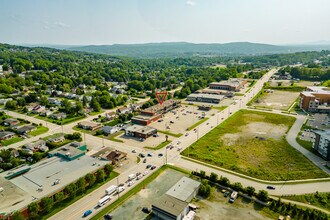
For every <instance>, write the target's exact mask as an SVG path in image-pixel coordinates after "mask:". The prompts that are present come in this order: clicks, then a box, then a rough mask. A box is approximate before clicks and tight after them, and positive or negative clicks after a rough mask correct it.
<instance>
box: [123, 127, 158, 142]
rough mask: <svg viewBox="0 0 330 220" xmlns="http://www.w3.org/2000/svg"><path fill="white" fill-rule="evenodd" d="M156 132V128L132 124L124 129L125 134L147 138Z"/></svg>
mask: <svg viewBox="0 0 330 220" xmlns="http://www.w3.org/2000/svg"><path fill="white" fill-rule="evenodd" d="M154 134H157V129H156V128H152V127H149V126H142V125H132V126H130V127H127V128H126V129H125V135H127V136H131V137H137V138H144V139H146V138H148V137H150V136H152V135H154Z"/></svg>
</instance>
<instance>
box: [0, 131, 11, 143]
mask: <svg viewBox="0 0 330 220" xmlns="http://www.w3.org/2000/svg"><path fill="white" fill-rule="evenodd" d="M14 136H15V133H13V132H8V131H1V132H0V140H1V141H3V140H8V139H10V138H13V137H14Z"/></svg>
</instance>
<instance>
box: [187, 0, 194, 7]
mask: <svg viewBox="0 0 330 220" xmlns="http://www.w3.org/2000/svg"><path fill="white" fill-rule="evenodd" d="M186 4H187V5H190V6H195V5H196V2H195V1H194V0H188V1H186Z"/></svg>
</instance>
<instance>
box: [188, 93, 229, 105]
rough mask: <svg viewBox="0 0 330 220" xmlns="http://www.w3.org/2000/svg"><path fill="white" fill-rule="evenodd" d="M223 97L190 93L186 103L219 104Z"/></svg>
mask: <svg viewBox="0 0 330 220" xmlns="http://www.w3.org/2000/svg"><path fill="white" fill-rule="evenodd" d="M224 97H225V96H223V95H214V94H201V93H192V94H190V95H188V97H187V101H190V102H207V103H215V104H219V102H220V101H221V100H222V99H223V98H224Z"/></svg>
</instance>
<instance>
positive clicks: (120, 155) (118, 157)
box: [106, 150, 127, 165]
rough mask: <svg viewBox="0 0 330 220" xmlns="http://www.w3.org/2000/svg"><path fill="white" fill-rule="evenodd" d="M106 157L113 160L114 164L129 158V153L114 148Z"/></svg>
mask: <svg viewBox="0 0 330 220" xmlns="http://www.w3.org/2000/svg"><path fill="white" fill-rule="evenodd" d="M106 158H107V159H108V160H109V161H111V163H112V164H113V165H116V164H118V163H119V162H121V161H123V160H126V159H127V153H125V152H122V151H119V150H113V151H111V152H110V153H109V154H108V155H106Z"/></svg>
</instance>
